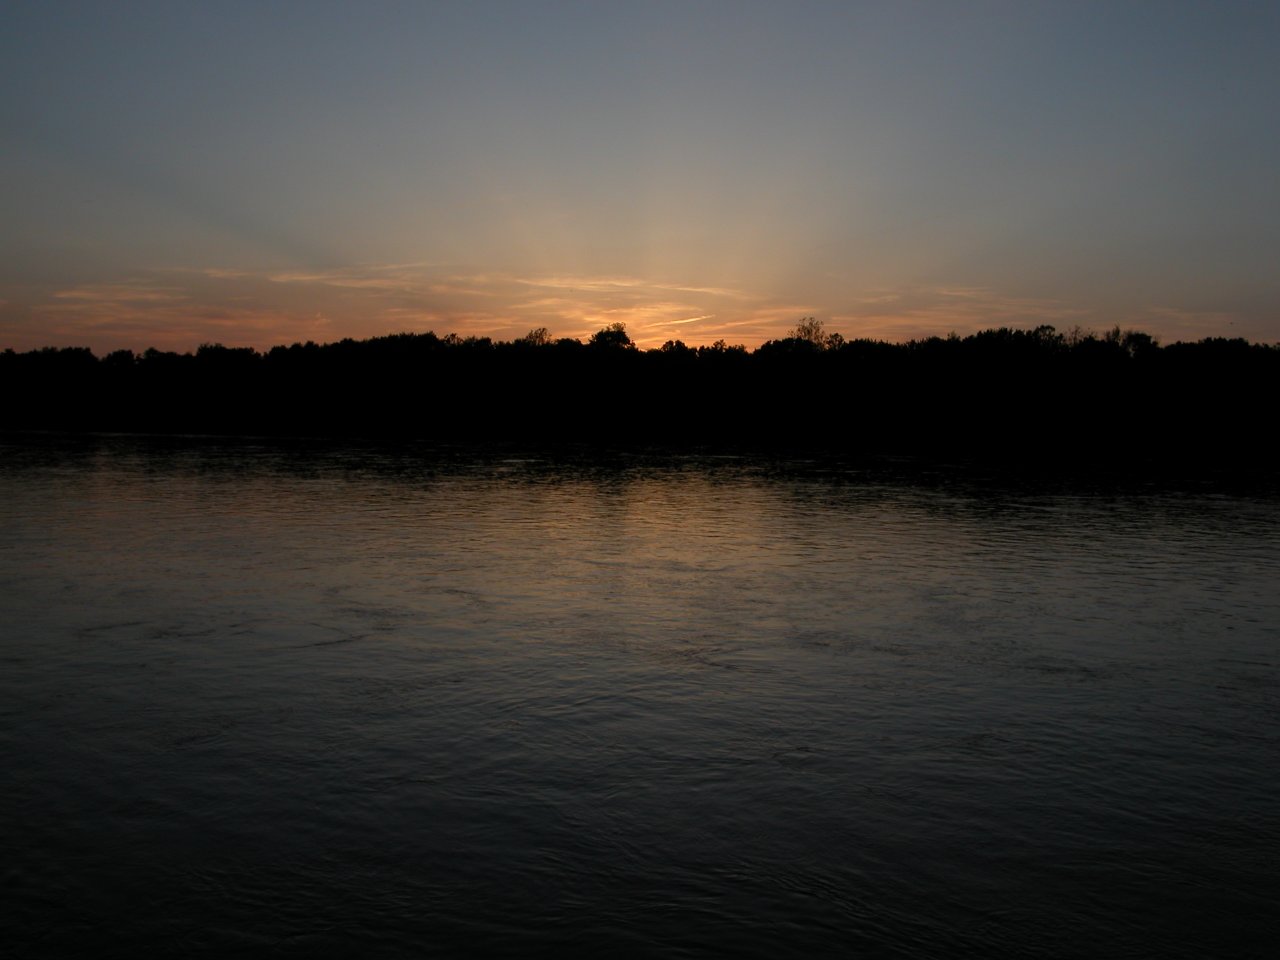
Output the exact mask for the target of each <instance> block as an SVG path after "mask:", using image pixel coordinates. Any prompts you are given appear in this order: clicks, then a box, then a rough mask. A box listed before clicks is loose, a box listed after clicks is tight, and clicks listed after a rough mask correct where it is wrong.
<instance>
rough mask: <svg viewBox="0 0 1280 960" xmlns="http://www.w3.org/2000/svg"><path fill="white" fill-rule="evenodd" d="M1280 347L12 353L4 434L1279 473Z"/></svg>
mask: <svg viewBox="0 0 1280 960" xmlns="http://www.w3.org/2000/svg"><path fill="white" fill-rule="evenodd" d="M1278 389H1280V347H1276V346H1264V345H1258V344H1250V343H1248V342H1246V341H1244V340H1238V339H1237V340H1226V339H1207V340H1202V341H1200V342H1198V343H1174V344H1171V345H1168V346H1161V345H1159V344H1158V343H1157V342H1156V341H1155V340H1154V339H1153V338H1152V337H1150V336H1148V335H1147V334H1144V333H1139V332H1134V331H1126V332H1122V331H1121V330H1120V329H1119V328H1116V329H1114V330H1112V331H1110V332H1107V333H1105V334H1103V335H1100V336H1099V335H1095V334H1092V333H1081V332H1079V331H1076V332H1073V333H1070V334H1065V335H1064V334H1062V333H1059V332H1057V331H1056V330H1054V329H1053V328H1052V327H1043V326H1042V327H1038V328H1036V329H1034V330H1015V329H1008V328H1002V329H998V330H986V331H983V332H981V333H977V334H974V335H972V336H967V337H958V336H955V335H952V336H950V337H947V338H938V337H932V338H929V339H925V340H913V341H910V342H908V343H901V344H891V343H885V342H881V341H873V340H844V339H843V338H842V337H841V336H840V335H839V334H830V335H828V334H826V333H824V331H823V329H822V324H821V323H820V322H819V321H813V320H806V321H802V322H801V323H800V324H799V325H798V326H797V327H796V329H795V330H794V331H793V332H792V336H790V337H787V338H785V339H781V340H773V341H769V342H768V343H765V344H764V345H762V346H761V347H759V348H758V349H756V350H755V351H748V350H746V349H745V348H743V347H739V346H728V345H726V344H724V343H723V342H720V343H717V344H715V345H713V346H709V347H698V348H696V349H695V348H690V347H687V346H685V345H684V344H683V343H681V342H679V341H668V342H667V343H666V344H664V345H663V347H662V348H661V349H657V350H647V351H644V350H638V349H636V348H635V346H634V345H633V343H632V342H631V340H630V338H629V337H628V336H627V334H626V331H625V329H624V328H623V327H622V325H620V324H615V325H613V326H611V327H606V328H605V329H603V330H601V331H599V332H598V333H597V334H595V335H594V336H592V337H591V338H590V340H589V341H588V342H587V343H582V342H580V341H578V340H573V339H561V340H553V339H552V338H551V337H550V336H549V335H548V334H547V332H546V331H545V330H536V331H532V332H531V333H530V334H529V335H528V336H526V337H523V338H521V339H519V340H516V341H513V342H495V341H493V340H490V339H489V338H487V337H486V338H474V337H469V338H465V339H463V338H460V337H458V336H456V335H449V336H447V337H437V336H436V335H435V334H433V333H423V334H408V333H405V334H398V335H394V336H386V337H376V338H373V339H369V340H363V341H355V340H350V339H347V340H342V341H340V342H337V343H329V344H323V345H319V344H315V343H306V344H297V343H295V344H293V345H292V346H289V347H284V346H279V347H274V348H272V349H271V350H269V351H267V352H265V353H259V352H257V351H255V350H253V349H251V348H228V347H224V346H221V345H217V344H214V345H204V346H201V347H200V348H199V349H198V350H197V351H196V352H195V353H194V354H176V353H163V352H160V351H157V350H154V349H152V350H147V351H146V352H145V353H143V354H140V355H136V354H134V353H132V352H131V351H127V350H126V351H117V352H115V353H111V354H109V355H107V356H105V357H102V358H98V357H95V356H94V355H93V353H92V352H90V351H89V350H88V349H83V348H68V349H55V348H46V349H43V350H36V351H32V352H29V353H15V352H14V351H12V350H6V351H4V352H3V353H2V354H0V401H2V403H3V405H2V407H0V428H3V429H8V430H69V431H135V432H163V433H184V434H252V435H278V436H343V437H376V438H388V439H406V440H408V439H412V440H427V441H439V442H470V441H480V442H492V441H500V442H507V441H509V442H516V443H538V444H546V443H572V444H588V445H600V446H613V445H618V444H637V443H638V444H652V445H660V446H671V447H686V446H689V447H701V448H708V447H721V446H724V447H752V448H761V449H788V450H802V449H803V450H815V451H817V450H821V451H828V452H838V453H841V454H850V455H882V454H890V455H894V454H903V455H914V456H931V457H939V456H940V457H950V458H964V459H968V458H973V459H984V460H1000V461H1006V462H1013V461H1022V460H1029V461H1036V462H1053V463H1085V464H1099V463H1102V464H1118V465H1126V464H1128V465H1132V464H1141V463H1148V464H1149V463H1159V464H1179V465H1183V466H1187V465H1190V466H1210V467H1214V468H1218V467H1222V468H1227V469H1242V468H1243V469H1249V470H1256V469H1264V470H1265V469H1270V467H1271V464H1272V460H1273V458H1274V455H1273V448H1274V446H1275V441H1274V430H1275V425H1276V423H1277V419H1278V418H1277V414H1278V413H1280V403H1277V390H1278Z"/></svg>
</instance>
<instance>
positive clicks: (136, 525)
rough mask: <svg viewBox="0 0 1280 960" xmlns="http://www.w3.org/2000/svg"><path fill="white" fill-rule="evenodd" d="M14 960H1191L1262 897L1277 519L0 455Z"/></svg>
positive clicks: (823, 474) (584, 480) (337, 454)
mask: <svg viewBox="0 0 1280 960" xmlns="http://www.w3.org/2000/svg"><path fill="white" fill-rule="evenodd" d="M0 534H2V535H3V538H2V539H0V617H2V622H3V624H4V629H3V639H2V640H0V709H2V710H3V716H4V722H3V725H2V726H0V761H3V764H4V769H5V771H6V778H7V787H6V789H5V791H4V795H3V817H2V818H0V840H2V842H3V851H4V857H3V868H2V869H3V871H4V874H3V875H4V878H5V888H6V891H7V893H6V898H5V899H6V907H5V912H6V914H7V916H6V920H5V924H4V926H5V928H6V931H7V932H6V937H7V939H8V940H9V941H10V943H11V944H12V946H13V949H14V953H15V955H18V956H45V955H53V954H76V953H81V954H83V955H92V956H134V955H136V954H138V953H139V952H141V951H147V952H158V953H162V954H201V953H206V954H208V955H225V954H228V953H231V952H232V951H241V952H245V951H247V952H250V953H255V954H270V955H299V956H304V955H306V956H310V955H316V954H320V953H327V954H350V955H353V956H354V955H360V956H375V957H376V956H386V957H396V956H421V955H424V954H426V955H433V954H434V955H458V954H479V953H490V954H491V953H505V954H526V953H528V952H530V951H532V950H536V949H544V950H547V949H559V950H569V949H577V950H583V951H590V952H593V953H600V952H603V951H606V950H607V951H609V952H611V953H618V954H621V955H626V956H655V957H657V956H663V957H667V956H698V957H702V956H747V955H753V956H767V957H779V956H811V955H813V954H814V953H819V952H820V953H828V954H829V953H835V952H837V951H841V952H846V953H853V954H858V953H861V954H863V955H868V956H904V957H906V956H910V957H932V956H937V957H943V956H954V955H956V954H957V953H959V954H971V955H983V956H997V957H998V956H1009V957H1012V956H1045V957H1051V956H1055V957H1056V956H1064V957H1065V956H1080V957H1084V956H1091V957H1097V956H1114V957H1120V956H1186V957H1191V956H1197V957H1200V956H1206V955H1224V954H1227V953H1234V954H1236V955H1240V954H1245V955H1247V954H1249V953H1250V952H1253V953H1256V954H1257V955H1259V956H1261V955H1263V954H1264V953H1265V952H1269V948H1270V947H1272V946H1274V943H1275V942H1276V936H1277V933H1278V932H1280V930H1278V929H1277V924H1276V921H1275V919H1274V917H1275V906H1274V905H1275V903H1276V902H1277V898H1278V895H1280V881H1278V868H1277V863H1278V862H1280V805H1278V804H1277V801H1276V799H1275V798H1276V792H1277V787H1278V786H1280V774H1278V773H1277V771H1280V669H1278V665H1280V652H1278V645H1280V591H1277V589H1276V585H1277V584H1280V502H1278V501H1277V500H1276V499H1274V498H1272V497H1267V496H1260V495H1252V496H1228V495H1223V494H1220V493H1215V492H1213V491H1211V490H1205V491H1195V490H1191V491H1188V490H1185V489H1184V490H1159V489H1145V490H1116V489H1098V488H1093V489H1090V488H1072V487H1067V486H1057V487H1053V488H1049V487H1045V486H1043V485H1042V486H1039V487H1025V486H1018V485H1014V484H1009V483H976V482H973V481H971V480H966V479H964V478H963V476H960V475H947V474H945V473H937V472H934V473H927V474H926V473H921V474H914V475H907V476H905V477H904V476H902V475H897V476H889V475H887V474H885V473H884V472H883V471H882V470H874V471H872V470H855V469H848V468H840V467H833V466H829V465H822V464H816V463H803V462H779V461H769V462H764V461H757V460H751V459H742V458H696V457H686V458H677V457H669V456H668V457H657V456H648V457H645V456H631V457H626V456H615V457H612V458H609V459H605V460H601V459H588V458H583V457H564V456H561V457H556V458H549V457H533V456H528V455H524V456H510V455H504V454H501V453H494V452H489V453H487V454H485V455H476V454H474V453H467V452H457V451H448V450H440V449H435V450H431V449H422V450H398V451H382V450H378V449H375V448H368V447H351V446H323V445H312V446H308V447H281V446H263V445H255V444H253V443H250V442H223V443H215V442H209V441H203V442H200V441H154V440H152V441H144V440H137V439H130V438H101V439H98V440H94V441H87V442H80V443H66V442H52V441H45V442H41V443H34V442H30V441H27V442H9V443H7V444H5V445H4V446H3V447H0Z"/></svg>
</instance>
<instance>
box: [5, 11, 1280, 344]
mask: <svg viewBox="0 0 1280 960" xmlns="http://www.w3.org/2000/svg"><path fill="white" fill-rule="evenodd" d="M1277 51H1280V4H1277V3H1274V2H1261V0H1260V2H1256V3H1222V2H1214V3H1209V2H1203V3H1199V2H1197V3H1182V2H1176V0H1163V2H1153V3H1144V2H1122V0H1108V2H1102V3H1091V2H1083V0H1082V2H1063V3H1037V2H1010V3H986V2H945V3H944V2H938V3H912V2H905V0H898V2H885V3H857V2H852V0H847V2H835V3H805V2H791V3H782V2H778V3H754V2H745V0H738V2H724V3H718V2H705V3H700V2H696V0H682V2H672V3H667V2H661V0H645V2H629V3H607V2H601V0H596V2H584V3H572V2H560V0H545V2H533V0H525V2H514V3H498V2H477V0H470V2H465V3H464V2H457V3H429V2H425V0H423V2H411V3H373V2H359V3H357V2H342V3H336V2H335V3H329V2H321V0H312V2H306V3H268V2H264V0H255V2H249V3H238V2H231V0H218V2H208V3H184V2H178V0H166V2H159V3H129V2H110V3H109V2H101V3H61V2H38V3H37V2H31V3H27V2H15V3H10V4H6V5H5V7H4V11H3V12H2V13H0V138H2V139H3V149H2V150H0V176H2V178H3V181H2V182H3V187H2V189H0V348H4V347H12V348H14V349H19V350H25V349H31V348H34V347H40V346H45V345H55V346H65V345H75V346H89V347H92V348H93V349H94V350H95V351H96V352H100V353H101V352H105V351H108V350H113V349H117V348H130V349H134V350H141V349H144V348H146V347H149V346H156V347H160V348H162V349H174V350H190V349H194V348H195V347H196V346H197V345H199V344H200V343H202V342H221V343H224V344H227V345H232V346H241V345H249V346H254V347H258V348H265V347H269V346H271V345H273V344H277V343H292V342H295V341H299V340H316V341H321V342H323V341H331V340H337V339H340V338H342V337H357V338H362V337H368V336H374V335H380V334H385V333H393V332H400V331H426V330H434V331H435V332H436V333H438V334H441V335H443V334H446V333H449V332H456V333H459V334H461V335H463V336H468V335H481V336H492V337H496V338H500V339H511V338H514V337H517V336H520V335H522V334H524V333H525V332H526V331H528V330H529V329H531V328H533V327H547V328H549V329H550V330H551V332H552V333H553V334H554V335H556V336H571V337H586V336H588V335H589V334H590V333H591V332H592V331H594V330H597V329H599V328H600V327H601V326H603V325H605V324H607V323H612V322H615V321H622V322H625V323H626V324H627V328H628V331H629V332H630V333H631V334H632V336H633V337H634V338H635V339H636V341H637V342H638V343H639V344H640V345H641V346H656V345H659V344H661V343H662V342H663V341H665V340H668V339H682V340H684V341H685V342H686V343H689V344H695V345H696V344H701V343H709V342H711V341H714V340H717V339H722V338H723V339H725V340H728V341H729V342H730V343H744V344H746V345H747V346H749V347H754V346H756V345H758V344H759V343H760V342H762V341H764V340H766V339H770V338H773V337H777V336H780V335H783V334H784V333H785V331H786V330H787V329H788V328H789V327H791V326H793V325H794V324H795V322H796V321H797V320H798V319H800V318H801V317H805V316H815V317H817V318H819V319H821V320H823V321H824V322H825V323H826V326H827V329H828V330H835V331H839V332H841V333H843V334H844V335H845V336H846V337H850V338H852V337H862V336H869V337H876V338H883V339H890V340H902V339H909V338H912V337H920V336H929V335H933V334H946V333H948V332H950V331H956V332H959V333H962V334H963V333H968V332H972V331H974V330H977V329H981V328H984V327H988V326H1005V325H1007V326H1035V325H1038V324H1041V323H1050V324H1053V325H1055V326H1057V327H1058V328H1059V329H1068V328H1070V327H1073V326H1076V325H1079V326H1081V327H1085V328H1093V329H1099V330H1101V329H1105V328H1109V327H1111V326H1112V325H1114V324H1120V325H1121V326H1124V327H1135V328H1138V329H1142V330H1147V331H1149V332H1151V333H1154V334H1155V335H1157V336H1158V337H1159V338H1160V339H1161V340H1162V341H1165V342H1170V341H1173V340H1178V339H1184V340H1185V339H1199V338H1201V337H1205V336H1229V337H1237V336H1242V337H1247V338H1249V339H1251V340H1260V341H1265V342H1274V341H1277V340H1280V53H1278V52H1277Z"/></svg>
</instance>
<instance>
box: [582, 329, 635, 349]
mask: <svg viewBox="0 0 1280 960" xmlns="http://www.w3.org/2000/svg"><path fill="white" fill-rule="evenodd" d="M587 345H588V346H590V347H595V348H597V349H605V350H621V349H632V348H634V347H635V344H634V343H632V342H631V338H630V337H629V336H627V325H626V324H625V323H611V324H609V325H608V326H607V327H604V328H602V329H600V330H597V331H596V332H595V333H593V334H592V335H591V339H590V340H589V341H587Z"/></svg>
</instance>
